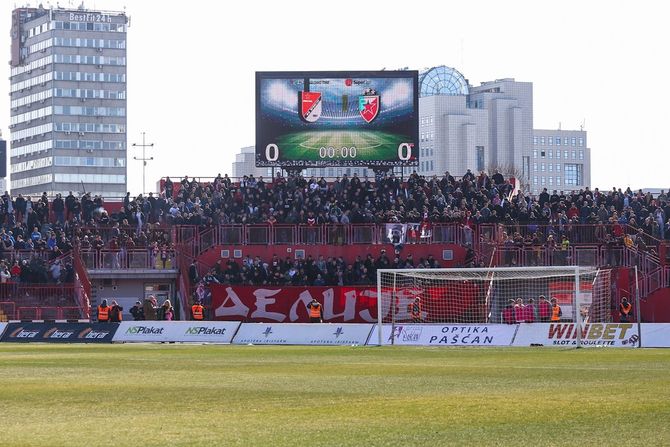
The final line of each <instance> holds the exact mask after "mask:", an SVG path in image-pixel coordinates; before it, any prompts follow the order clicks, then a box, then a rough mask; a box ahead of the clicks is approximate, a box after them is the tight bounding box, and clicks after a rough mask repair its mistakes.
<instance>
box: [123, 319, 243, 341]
mask: <svg viewBox="0 0 670 447" xmlns="http://www.w3.org/2000/svg"><path fill="white" fill-rule="evenodd" d="M239 325H240V323H239V322H237V321H225V322H224V321H201V322H196V321H128V322H123V323H121V325H120V327H119V330H118V331H117V332H116V336H115V337H114V341H115V342H163V341H174V342H185V343H230V342H231V340H232V339H233V335H235V331H237V328H238V326H239Z"/></svg>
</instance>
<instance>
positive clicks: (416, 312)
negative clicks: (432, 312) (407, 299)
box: [407, 296, 422, 323]
mask: <svg viewBox="0 0 670 447" xmlns="http://www.w3.org/2000/svg"><path fill="white" fill-rule="evenodd" d="M407 312H409V316H410V318H411V319H412V323H421V321H422V320H421V297H418V296H417V297H416V298H414V301H412V302H411V303H409V304H408V305H407Z"/></svg>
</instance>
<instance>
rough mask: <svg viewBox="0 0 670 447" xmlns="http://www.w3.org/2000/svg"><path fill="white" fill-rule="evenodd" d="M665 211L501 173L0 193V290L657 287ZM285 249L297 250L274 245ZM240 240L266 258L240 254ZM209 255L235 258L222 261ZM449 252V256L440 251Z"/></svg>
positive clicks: (619, 195)
mask: <svg viewBox="0 0 670 447" xmlns="http://www.w3.org/2000/svg"><path fill="white" fill-rule="evenodd" d="M668 216H670V202H669V201H668V196H667V195H666V194H665V192H664V191H661V193H660V194H658V195H656V196H654V195H652V194H650V193H644V192H642V191H641V190H639V191H637V192H633V191H631V190H630V189H627V190H624V191H622V190H621V189H616V188H613V189H612V190H610V191H600V190H598V189H595V190H593V191H591V190H589V189H588V188H587V189H584V190H580V191H573V192H567V193H565V192H563V191H552V192H549V191H547V190H546V189H545V190H544V191H543V192H542V193H541V194H539V195H538V196H537V197H534V196H530V195H526V194H523V193H522V192H520V191H515V189H514V186H513V181H512V180H505V179H504V178H503V177H502V176H501V175H500V174H498V173H494V175H492V176H491V177H489V176H488V175H487V174H486V173H484V172H482V173H479V174H478V175H475V174H474V173H472V172H470V171H468V172H466V173H465V174H464V175H463V176H462V177H460V178H456V177H454V176H452V175H451V174H450V173H448V172H446V173H445V174H444V175H443V176H441V177H437V176H434V177H432V178H425V177H423V176H420V175H418V174H416V173H413V174H411V175H410V176H408V177H407V178H404V179H401V178H399V177H398V176H396V175H393V174H379V175H377V176H376V177H375V178H374V179H370V178H367V177H365V178H359V177H358V176H357V175H354V176H352V177H349V176H347V175H343V176H342V177H341V178H335V179H331V181H327V180H326V179H324V178H315V177H309V178H308V177H303V176H300V175H288V176H286V177H284V176H281V175H278V176H277V177H275V178H271V179H267V180H266V179H264V178H263V177H259V178H254V176H253V175H249V176H244V177H243V178H242V179H239V181H236V179H231V178H230V177H228V176H227V175H224V176H221V175H219V176H217V177H216V178H213V179H208V181H200V180H198V179H195V178H189V177H188V176H186V177H184V178H182V179H180V180H178V181H172V180H171V179H170V178H169V177H166V178H165V179H163V180H161V191H160V193H159V194H156V195H154V194H152V193H150V194H149V195H148V196H147V197H144V196H142V195H140V196H137V197H134V198H131V197H130V194H127V195H126V197H124V198H123V199H122V201H120V202H109V203H105V201H104V200H103V198H101V197H97V196H96V197H91V195H90V194H84V195H82V196H81V197H76V196H75V195H73V194H72V193H70V194H69V195H68V196H67V197H65V198H62V197H61V196H60V195H58V196H57V197H55V198H53V199H50V198H49V197H47V196H46V194H43V195H42V196H41V197H39V198H38V199H37V200H32V199H31V198H30V197H22V196H20V195H19V196H17V197H16V198H13V197H11V196H10V195H9V194H7V193H5V194H4V195H3V196H2V197H1V200H0V224H1V226H0V242H1V243H0V259H2V260H3V264H0V267H2V268H0V271H3V270H8V271H9V275H8V276H5V277H3V282H6V283H8V284H22V285H28V284H31V285H33V284H37V283H42V284H46V283H51V284H73V282H75V281H77V280H78V279H79V280H82V279H85V278H84V277H85V276H86V272H85V270H87V269H101V268H105V269H116V270H119V269H134V268H135V269H136V268H143V269H147V268H148V269H174V270H179V271H180V272H181V273H180V275H181V277H182V286H183V287H185V288H186V289H188V290H189V293H188V294H186V295H187V296H188V297H190V298H191V297H193V296H195V291H196V290H197V288H198V286H200V287H202V286H206V285H207V284H209V283H212V282H217V283H223V284H240V285H296V286H298V285H300V286H304V285H363V284H366V285H369V284H373V283H374V282H375V272H376V269H378V268H403V267H407V268H417V267H443V266H471V267H475V266H494V265H495V266H528V265H601V266H604V265H610V266H614V267H616V266H632V265H637V266H639V267H640V269H641V270H642V272H643V273H644V274H647V273H649V274H650V273H651V272H653V271H657V270H658V271H660V274H659V275H660V279H659V280H658V281H657V282H659V284H662V285H665V284H667V280H668V268H667V265H668V260H667V256H668V250H667V241H668V240H669V239H670V220H669V219H668ZM396 226H397V227H396ZM396 228H400V229H401V230H402V231H400V230H399V232H396ZM282 245H289V246H295V247H296V248H300V249H301V250H302V254H301V255H300V256H298V255H297V253H296V255H295V256H291V257H288V258H287V257H286V256H284V255H282V256H281V257H280V256H278V255H276V254H274V253H272V252H271V251H268V250H271V248H270V249H268V247H272V246H282ZM239 246H246V247H263V248H264V250H261V251H258V253H256V254H254V253H251V252H253V250H250V251H248V252H247V256H245V257H243V258H236V257H235V256H232V251H234V248H235V247H239ZM324 247H325V248H327V249H328V250H330V251H326V252H324V249H325V248H324ZM328 247H330V248H328ZM213 248H223V249H228V250H229V251H230V252H231V256H230V257H229V258H228V259H223V260H222V256H218V253H220V252H217V254H216V256H214V255H212V251H213V250H212V249H213ZM382 248H388V249H389V251H388V254H386V252H384V253H382V252H381V249H382ZM231 249H232V250H231ZM335 249H336V250H335ZM446 249H448V250H451V251H452V252H453V258H451V259H447V258H445V257H444V255H443V250H446ZM333 250H335V251H333ZM78 263H81V265H80V266H79V267H80V268H79V269H77V264H78ZM191 264H193V265H195V269H196V271H197V274H196V275H195V276H194V277H189V276H190V275H188V274H187V272H188V270H189V266H190V265H191ZM16 265H18V266H19V267H20V271H19V273H18V274H14V273H12V268H13V267H14V266H16ZM15 273H16V272H15ZM1 276H2V275H0V277H1ZM89 287H90V286H89ZM89 295H90V292H89ZM77 300H79V301H78V302H77ZM85 302H86V301H85V300H83V301H82V300H81V297H79V298H75V300H74V301H73V302H72V303H70V304H73V306H75V305H78V304H81V303H85ZM77 303H78V304H77Z"/></svg>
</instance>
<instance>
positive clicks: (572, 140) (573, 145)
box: [570, 137, 577, 147]
mask: <svg viewBox="0 0 670 447" xmlns="http://www.w3.org/2000/svg"><path fill="white" fill-rule="evenodd" d="M570 141H571V143H572V147H575V146H577V138H575V137H572V139H571V140H570Z"/></svg>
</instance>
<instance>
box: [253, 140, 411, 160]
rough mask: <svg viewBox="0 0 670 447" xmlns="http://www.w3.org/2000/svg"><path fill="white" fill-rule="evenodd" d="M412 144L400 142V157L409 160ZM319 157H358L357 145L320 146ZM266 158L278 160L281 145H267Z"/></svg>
mask: <svg viewBox="0 0 670 447" xmlns="http://www.w3.org/2000/svg"><path fill="white" fill-rule="evenodd" d="M412 146H413V145H412V144H410V143H400V144H399V145H398V158H399V159H400V160H402V161H407V160H409V159H410V158H411V157H412ZM319 158H356V146H350V147H346V146H343V147H341V148H339V149H337V148H334V147H332V146H328V147H324V146H321V147H320V148H319ZM265 159H266V160H267V161H277V160H278V159H279V146H277V145H276V144H274V143H270V144H268V145H267V146H266V147H265Z"/></svg>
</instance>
